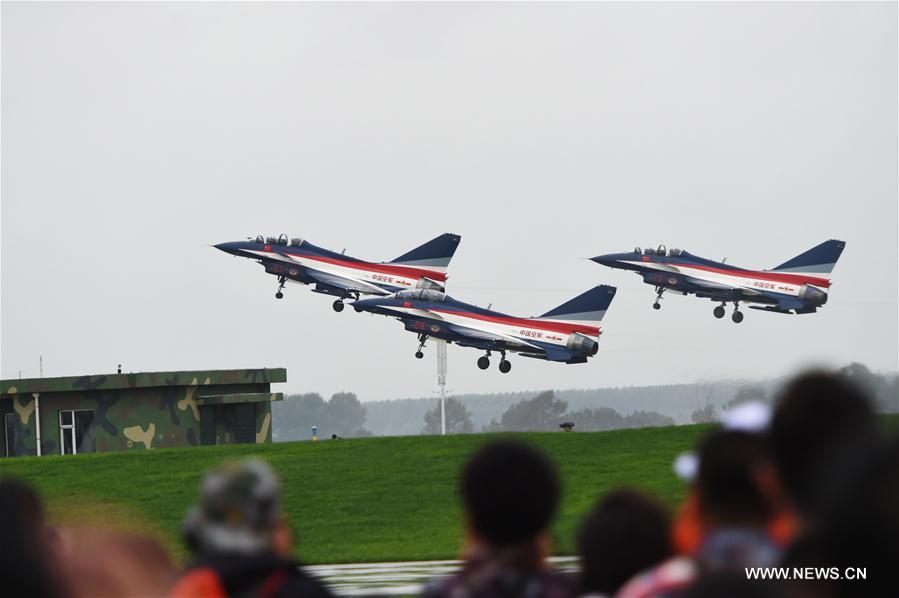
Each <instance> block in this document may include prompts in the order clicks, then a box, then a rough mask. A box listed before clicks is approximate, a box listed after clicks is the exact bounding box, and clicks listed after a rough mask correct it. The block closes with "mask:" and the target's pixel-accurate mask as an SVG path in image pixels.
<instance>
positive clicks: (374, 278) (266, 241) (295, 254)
mask: <svg viewBox="0 0 899 598" xmlns="http://www.w3.org/2000/svg"><path fill="white" fill-rule="evenodd" d="M460 239H461V237H460V236H459V235H452V234H449V233H446V234H443V235H440V236H439V237H437V238H435V239H431V240H430V241H428V242H427V243H425V244H424V245H421V246H420V247H416V248H415V249H413V250H412V251H410V252H408V253H404V254H403V255H401V256H400V257H398V258H396V259H395V260H392V261H389V262H366V261H365V260H360V259H357V258H354V257H350V256H348V255H344V254H343V253H336V252H334V251H329V250H327V249H323V248H321V247H317V246H315V245H313V244H312V243H310V242H308V241H306V240H304V239H299V238H294V239H289V240H288V238H287V235H283V234H282V235H281V236H280V237H278V238H277V239H276V238H274V237H268V238H263V237H262V236H258V237H256V238H255V239H247V240H246V241H233V242H230V243H220V244H218V245H216V246H215V247H216V249H220V250H222V251H224V252H225V253H230V254H232V255H235V256H240V257H245V258H249V259H253V260H256V261H257V262H259V263H260V264H262V265H263V266H264V267H265V271H266V272H268V273H269V274H273V275H275V276H277V277H278V290H277V291H276V292H275V297H276V298H277V299H281V298H282V297H283V296H284V293H283V290H284V285H285V284H286V283H288V282H295V283H300V284H307V285H313V288H312V290H313V291H314V292H316V293H324V294H326V295H333V296H336V297H337V300H336V301H334V305H333V307H334V311H343V301H344V299H358V298H359V296H360V295H390V294H391V293H395V292H397V291H400V290H403V289H415V288H417V289H434V290H440V291H442V290H444V285H445V283H446V269H447V267H448V266H449V263H450V260H451V259H452V257H453V254H454V253H455V252H456V248H457V247H458V246H459V241H460Z"/></svg>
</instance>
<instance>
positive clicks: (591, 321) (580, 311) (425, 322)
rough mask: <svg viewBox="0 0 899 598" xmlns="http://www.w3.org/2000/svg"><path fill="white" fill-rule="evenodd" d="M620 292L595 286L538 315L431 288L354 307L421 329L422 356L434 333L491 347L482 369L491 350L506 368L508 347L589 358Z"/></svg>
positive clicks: (543, 355)
mask: <svg viewBox="0 0 899 598" xmlns="http://www.w3.org/2000/svg"><path fill="white" fill-rule="evenodd" d="M614 296H615V287H610V286H606V285H602V286H598V287H594V288H592V289H590V290H589V291H587V292H586V293H583V294H581V295H578V296H577V297H575V298H574V299H572V300H571V301H568V302H567V303H563V304H562V305H560V306H559V307H557V308H555V309H552V310H550V311H548V312H546V313H545V314H543V315H542V316H540V317H537V318H519V317H515V316H509V315H506V314H502V313H499V312H495V311H490V310H489V309H484V308H482V307H477V306H476V305H470V304H468V303H462V302H461V301H456V300H455V299H453V298H452V297H449V296H448V295H446V294H444V293H441V292H439V291H435V290H428V289H421V290H411V291H400V292H399V293H396V294H395V295H392V296H390V297H377V298H372V299H361V300H358V301H354V302H353V308H354V309H355V310H356V311H359V312H362V311H367V312H370V313H373V314H382V315H385V316H392V317H395V318H396V319H398V320H400V321H401V322H402V323H403V324H404V325H405V327H406V330H408V331H410V332H414V333H416V334H417V335H418V341H419V345H418V350H417V351H416V352H415V357H417V358H418V359H421V358H422V357H424V354H423V353H422V349H423V348H424V346H425V342H427V340H428V339H429V338H430V337H434V338H438V339H442V340H445V341H447V342H450V343H456V344H457V345H460V346H462V347H474V348H475V349H481V350H483V351H486V352H487V354H486V355H484V356H483V357H481V358H480V359H478V367H479V368H481V369H482V370H486V369H487V368H489V367H490V355H491V353H492V352H496V353H499V354H500V355H501V358H500V362H499V371H501V372H502V373H504V374H506V373H508V372H509V370H511V369H512V364H511V363H509V361H508V360H506V352H514V353H519V354H520V355H523V356H525V357H534V358H537V359H546V360H547V361H561V362H563V363H585V362H586V361H587V358H588V357H591V356H593V355H596V352H597V351H598V350H599V335H600V329H599V322H600V320H602V318H603V316H604V315H605V313H606V310H608V309H609V304H611V303H612V298H613V297H614Z"/></svg>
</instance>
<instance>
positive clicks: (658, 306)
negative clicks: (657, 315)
mask: <svg viewBox="0 0 899 598" xmlns="http://www.w3.org/2000/svg"><path fill="white" fill-rule="evenodd" d="M656 292H657V293H658V295H656V302H655V303H653V304H652V308H653V309H662V304H661V303H659V301H661V300H662V293H664V292H665V287H656Z"/></svg>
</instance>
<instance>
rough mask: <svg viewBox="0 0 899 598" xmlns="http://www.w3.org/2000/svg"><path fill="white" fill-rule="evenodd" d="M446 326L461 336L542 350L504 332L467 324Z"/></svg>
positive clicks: (525, 348)
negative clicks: (472, 326)
mask: <svg viewBox="0 0 899 598" xmlns="http://www.w3.org/2000/svg"><path fill="white" fill-rule="evenodd" d="M447 328H448V329H449V330H450V331H452V332H455V333H456V334H461V335H462V336H467V337H469V338H476V339H478V340H482V341H496V342H502V343H508V344H511V345H517V346H518V347H521V349H523V350H531V349H536V350H538V351H540V352H542V351H543V349H541V348H540V347H539V346H537V345H534V344H531V343H529V342H527V341H524V340H522V339H520V338H515V337H514V336H509V335H506V334H499V333H496V332H487V331H486V330H478V329H476V328H469V327H467V326H459V325H458V324H450V325H449V326H447Z"/></svg>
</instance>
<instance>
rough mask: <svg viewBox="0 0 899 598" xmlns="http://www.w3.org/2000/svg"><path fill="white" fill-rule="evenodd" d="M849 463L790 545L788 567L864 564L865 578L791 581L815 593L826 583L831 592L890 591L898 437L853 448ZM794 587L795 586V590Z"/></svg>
mask: <svg viewBox="0 0 899 598" xmlns="http://www.w3.org/2000/svg"><path fill="white" fill-rule="evenodd" d="M853 462H854V464H855V466H854V468H853V469H852V470H851V471H850V470H846V471H844V472H842V473H843V475H841V476H840V480H839V485H835V486H834V488H835V491H834V492H832V493H828V494H826V495H825V496H823V497H822V499H821V501H822V503H823V507H822V517H820V520H819V521H818V522H817V524H816V525H814V526H811V527H809V528H808V529H807V530H806V532H805V533H804V535H802V536H801V537H800V538H799V539H798V540H797V542H795V543H794V545H793V546H792V547H791V549H790V551H789V553H788V554H787V557H786V561H785V563H784V564H785V565H786V566H789V567H794V566H797V567H806V566H814V567H833V566H839V567H841V568H844V567H846V568H849V567H864V568H865V569H866V578H865V579H851V578H849V577H847V576H845V575H844V576H841V577H840V579H839V580H836V581H834V580H830V581H827V582H811V581H805V582H795V583H794V586H795V588H794V589H798V590H803V589H804V590H805V591H804V592H803V593H805V594H806V595H809V596H811V595H814V594H816V593H820V592H816V591H815V590H816V589H819V588H821V586H822V584H826V588H825V589H826V590H828V591H829V593H830V594H831V595H836V596H846V597H855V596H858V597H862V596H892V595H894V594H895V593H896V591H895V585H896V584H895V568H896V567H895V560H896V555H897V554H899V439H896V438H893V439H892V440H891V441H890V442H889V443H885V444H884V445H882V446H876V447H873V446H869V447H865V448H862V449H859V450H855V451H853ZM796 593H799V592H796Z"/></svg>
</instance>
